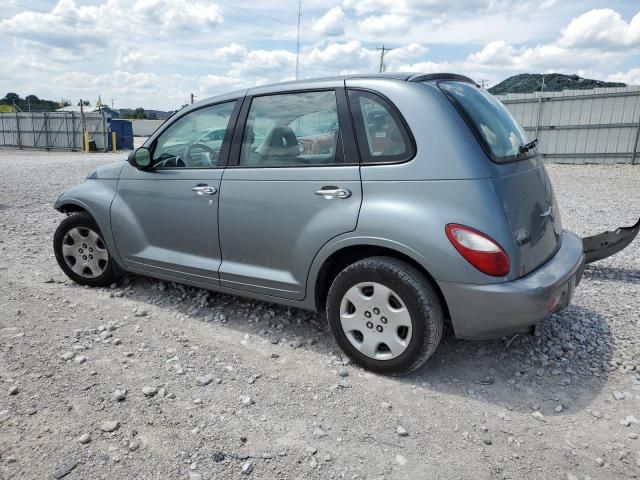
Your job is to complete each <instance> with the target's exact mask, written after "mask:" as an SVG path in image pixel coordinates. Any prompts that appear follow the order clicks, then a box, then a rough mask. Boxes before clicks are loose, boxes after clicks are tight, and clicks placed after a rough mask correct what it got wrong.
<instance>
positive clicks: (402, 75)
mask: <svg viewBox="0 0 640 480" xmlns="http://www.w3.org/2000/svg"><path fill="white" fill-rule="evenodd" d="M350 79H371V80H375V79H378V80H393V81H404V82H428V81H433V80H457V81H461V82H468V83H472V84H474V85H476V86H477V84H476V82H474V81H473V80H472V79H470V78H469V77H465V76H464V75H458V74H456V73H446V72H443V73H416V72H383V73H352V74H346V75H336V76H331V77H318V78H305V79H300V80H291V81H288V82H279V83H271V84H266V85H260V86H256V87H251V88H249V89H243V90H236V91H233V92H228V93H225V94H222V95H216V96H214V97H210V98H206V99H203V100H200V101H199V102H196V103H195V104H193V105H191V106H190V107H188V109H189V110H191V109H195V108H199V107H202V106H204V105H207V104H210V103H213V102H219V101H224V100H227V99H228V100H231V99H233V98H238V97H241V96H244V95H246V94H248V95H251V94H254V93H258V94H265V93H270V92H271V91H273V92H277V91H283V90H295V89H296V86H300V88H301V89H306V88H308V87H309V86H312V85H313V84H315V83H318V84H321V83H324V84H328V83H331V82H341V81H345V80H350Z"/></svg>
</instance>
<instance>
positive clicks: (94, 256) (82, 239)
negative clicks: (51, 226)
mask: <svg viewBox="0 0 640 480" xmlns="http://www.w3.org/2000/svg"><path fill="white" fill-rule="evenodd" d="M53 251H54V253H55V255H56V260H57V261H58V265H59V266H60V268H61V269H62V271H63V272H64V273H65V274H66V275H67V276H68V277H69V278H70V279H71V280H73V281H74V282H76V283H78V284H80V285H89V286H91V287H107V286H109V285H111V284H113V283H115V282H117V281H118V280H120V279H121V278H122V277H123V272H122V271H121V270H120V269H119V268H118V266H117V265H116V264H115V262H114V261H113V258H112V257H111V255H110V254H109V251H108V250H107V246H106V243H105V242H104V239H103V237H102V233H101V232H100V229H99V228H98V225H97V224H96V222H95V221H94V220H93V218H92V217H91V215H89V214H88V213H86V212H82V213H78V214H75V215H71V216H70V217H67V218H65V219H64V220H63V221H62V222H60V225H59V226H58V228H57V229H56V232H55V234H54V235H53Z"/></svg>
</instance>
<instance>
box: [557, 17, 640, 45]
mask: <svg viewBox="0 0 640 480" xmlns="http://www.w3.org/2000/svg"><path fill="white" fill-rule="evenodd" d="M560 44H561V45H563V46H565V47H582V48H584V47H587V48H588V47H600V48H618V47H640V13H638V14H636V15H635V16H634V17H633V18H632V19H631V21H630V22H629V23H627V22H625V21H624V20H623V19H622V17H621V16H620V14H619V13H618V12H615V11H614V10H611V9H609V8H603V9H598V10H591V11H589V12H586V13H584V14H582V15H580V16H579V17H576V18H574V19H573V20H571V23H569V25H568V26H567V28H565V29H564V30H563V31H562V38H561V39H560Z"/></svg>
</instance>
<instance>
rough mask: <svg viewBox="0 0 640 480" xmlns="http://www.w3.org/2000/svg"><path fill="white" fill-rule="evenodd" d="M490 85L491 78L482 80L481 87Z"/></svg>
mask: <svg viewBox="0 0 640 480" xmlns="http://www.w3.org/2000/svg"><path fill="white" fill-rule="evenodd" d="M488 86H489V80H480V88H487V87H488Z"/></svg>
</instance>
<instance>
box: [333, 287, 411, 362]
mask: <svg viewBox="0 0 640 480" xmlns="http://www.w3.org/2000/svg"><path fill="white" fill-rule="evenodd" d="M340 322H341V325H342V329H343V331H344V332H345V334H346V336H347V339H348V340H349V342H350V343H351V344H352V345H353V346H354V347H355V348H356V349H357V350H358V351H360V352H361V353H362V354H364V355H366V356H367V357H369V358H373V359H376V360H389V359H392V358H395V357H398V356H400V355H402V353H404V351H405V350H406V349H407V347H408V346H409V343H410V342H411V333H412V323H411V315H410V313H409V310H408V309H407V307H406V305H405V303H404V302H403V300H402V299H401V298H400V296H399V295H398V294H397V293H396V292H394V291H393V290H392V289H390V288H389V287H387V286H386V285H383V284H381V283H377V282H362V283H358V284H356V285H354V286H352V287H351V288H349V290H347V292H346V293H345V294H344V297H343V298H342V301H341V303H340Z"/></svg>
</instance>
